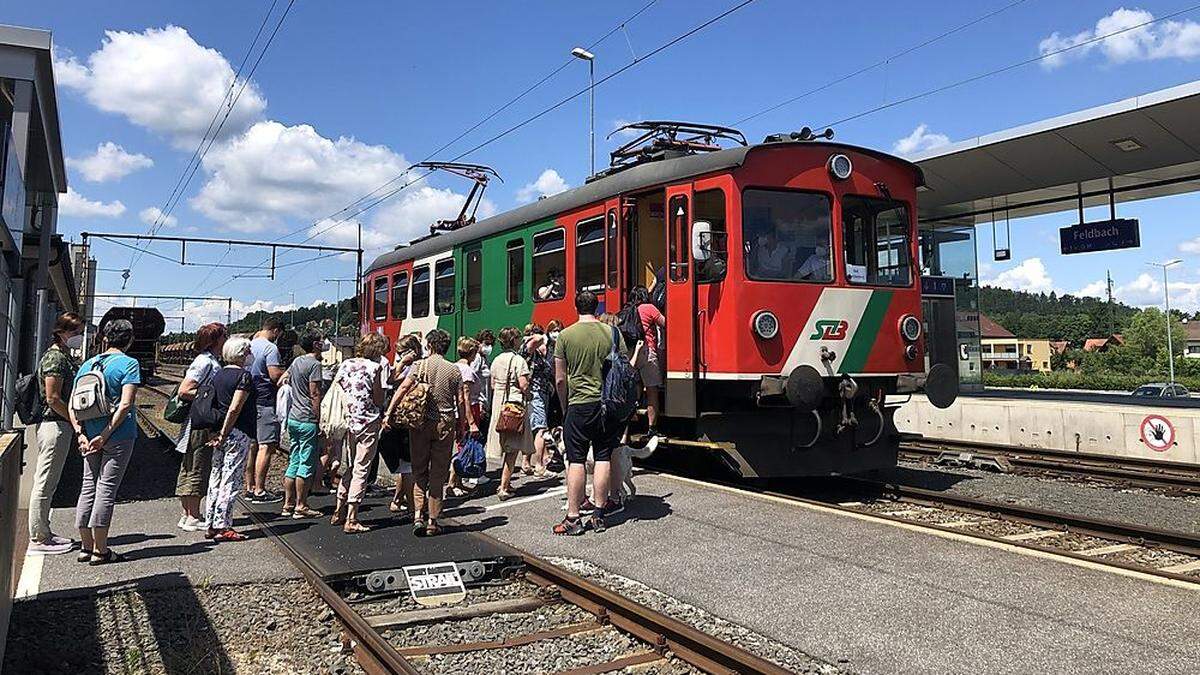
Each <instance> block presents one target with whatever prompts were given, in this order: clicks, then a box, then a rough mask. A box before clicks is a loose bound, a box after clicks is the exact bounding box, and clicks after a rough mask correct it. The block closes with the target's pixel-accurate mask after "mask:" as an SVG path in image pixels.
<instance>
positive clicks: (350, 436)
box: [329, 431, 355, 525]
mask: <svg viewBox="0 0 1200 675" xmlns="http://www.w3.org/2000/svg"><path fill="white" fill-rule="evenodd" d="M339 443H340V445H339V446H338V448H339V452H340V449H341V448H342V447H349V448H351V453H353V448H354V447H355V445H354V443H355V441H354V433H353V432H351V431H347V432H346V435H345V436H343V437H342V438H341V439H340V441H339ZM351 457H353V454H351ZM348 470H350V467H346V466H343V467H341V473H342V477H341V479H340V480H338V483H337V500H336V502H335V505H334V507H333V517H331V518H330V519H329V523H330V524H331V525H341V524H343V523H345V522H346V501H347V500H348V499H349V498H350V476H348V475H347V474H346V472H347V471H348Z"/></svg>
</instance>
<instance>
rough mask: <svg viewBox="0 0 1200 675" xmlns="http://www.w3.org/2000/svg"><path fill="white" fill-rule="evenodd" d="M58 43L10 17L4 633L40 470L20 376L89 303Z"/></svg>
mask: <svg viewBox="0 0 1200 675" xmlns="http://www.w3.org/2000/svg"><path fill="white" fill-rule="evenodd" d="M50 44H51V43H50V33H49V32H47V31H42V30H31V29H28V28H16V27H13V26H3V25H0V386H2V387H3V390H2V396H0V427H2V428H0V586H2V587H3V588H4V591H3V592H0V597H2V598H3V599H2V600H0V635H4V634H7V632H8V619H9V613H10V610H11V602H12V597H13V593H14V591H15V590H16V579H14V575H13V570H14V562H15V558H16V557H17V556H18V555H19V554H20V552H19V551H17V550H16V547H17V544H18V542H17V532H16V524H17V522H19V521H22V520H23V517H22V516H20V515H19V513H20V511H19V509H20V508H22V507H23V506H24V505H23V504H22V499H24V500H26V503H27V500H28V489H27V486H22V485H21V483H22V480H21V479H22V475H21V474H22V464H26V465H28V466H29V467H30V471H28V472H26V473H32V469H33V466H34V465H35V464H34V459H35V457H36V450H37V449H36V444H29V443H23V439H24V433H22V431H23V430H16V431H15V432H14V429H13V425H14V419H13V412H14V411H13V402H14V398H15V393H16V381H17V378H18V377H19V376H20V375H21V374H23V373H29V372H32V371H33V369H34V367H35V364H36V362H37V357H38V352H39V351H40V349H41V348H42V347H43V346H44V345H45V344H46V343H47V341H48V339H49V338H48V336H49V335H50V331H51V330H52V328H53V324H54V320H55V318H56V316H57V314H58V313H59V312H62V311H68V310H69V311H76V312H77V311H79V310H80V307H79V288H78V286H77V285H76V284H77V280H76V278H75V275H74V274H72V272H71V268H72V265H71V257H72V256H71V250H70V246H69V245H67V244H66V243H65V242H63V240H62V237H60V236H59V235H58V232H57V230H58V198H59V195H60V194H63V193H65V192H66V191H67V174H66V170H65V168H64V162H63V152H62V142H61V140H60V136H59V127H58V103H57V100H56V98H55V92H54V71H53V67H52V65H51V59H50ZM30 431H31V434H32V430H30ZM25 482H26V483H28V482H29V481H25ZM22 487H25V488H26V489H24V490H22ZM2 660H3V643H0V661H2Z"/></svg>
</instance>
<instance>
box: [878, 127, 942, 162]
mask: <svg viewBox="0 0 1200 675" xmlns="http://www.w3.org/2000/svg"><path fill="white" fill-rule="evenodd" d="M949 144H950V137H949V136H947V135H946V134H936V133H930V132H929V126H928V125H926V124H924V123H921V124H918V125H917V128H916V129H913V132H912V133H911V134H909V135H907V136H905V137H904V138H901V139H900V140H898V141H896V143H895V145H893V146H892V152H893V153H894V154H897V155H900V156H906V155H914V154H916V153H918V152H925V151H926V150H932V149H934V148H940V147H942V146H943V145H949Z"/></svg>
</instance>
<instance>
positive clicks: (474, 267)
mask: <svg viewBox="0 0 1200 675" xmlns="http://www.w3.org/2000/svg"><path fill="white" fill-rule="evenodd" d="M464 283H465V285H466V296H467V299H466V305H467V311H468V312H475V311H478V310H479V308H480V307H483V251H480V250H479V249H474V250H472V251H467V278H466V281H465V282H464Z"/></svg>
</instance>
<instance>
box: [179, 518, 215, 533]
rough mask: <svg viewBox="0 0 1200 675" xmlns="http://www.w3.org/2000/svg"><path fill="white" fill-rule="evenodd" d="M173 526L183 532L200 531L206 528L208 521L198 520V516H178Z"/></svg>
mask: <svg viewBox="0 0 1200 675" xmlns="http://www.w3.org/2000/svg"><path fill="white" fill-rule="evenodd" d="M175 527H178V528H179V529H181V530H184V531H185V532H200V531H201V530H207V529H208V523H206V522H204V521H203V520H200V519H199V518H193V517H191V516H180V517H179V522H178V523H176V524H175Z"/></svg>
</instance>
